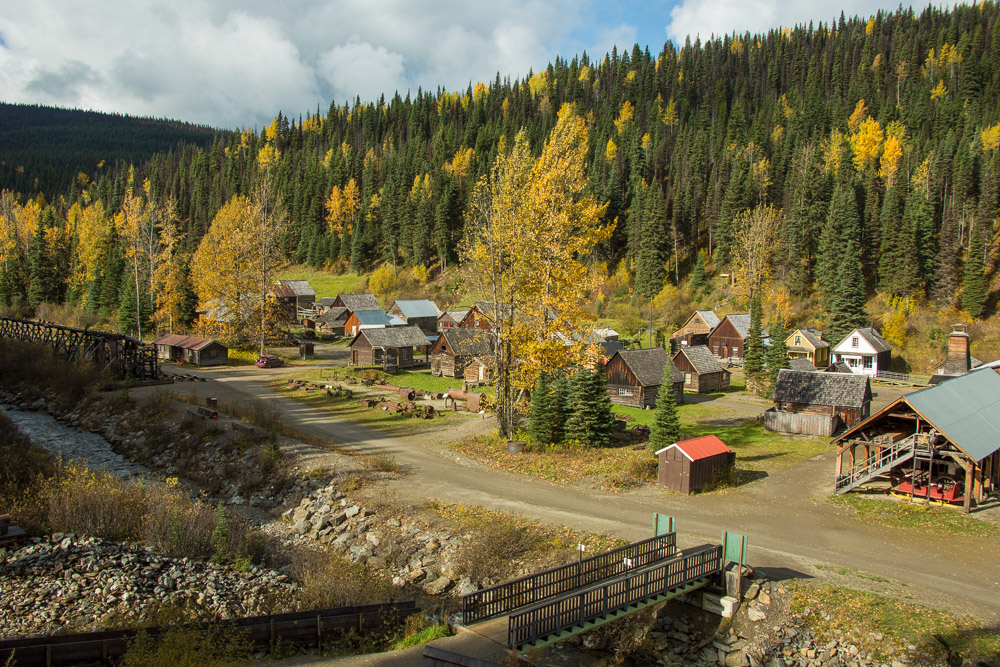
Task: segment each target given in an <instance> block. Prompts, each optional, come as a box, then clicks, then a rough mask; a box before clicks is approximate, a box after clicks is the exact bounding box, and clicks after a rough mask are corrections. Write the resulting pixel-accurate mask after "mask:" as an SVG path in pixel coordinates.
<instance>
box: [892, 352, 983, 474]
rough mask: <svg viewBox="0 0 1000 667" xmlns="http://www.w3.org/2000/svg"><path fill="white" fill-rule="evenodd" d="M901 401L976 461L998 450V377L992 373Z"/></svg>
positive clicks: (979, 373) (965, 378) (944, 384)
mask: <svg viewBox="0 0 1000 667" xmlns="http://www.w3.org/2000/svg"><path fill="white" fill-rule="evenodd" d="M904 400H905V401H906V402H907V403H909V404H910V405H911V406H912V407H913V409H914V410H916V411H917V412H919V413H920V414H922V415H923V416H924V417H926V418H927V419H929V420H930V421H931V423H933V424H934V425H935V426H936V427H937V428H938V429H940V430H941V431H942V432H943V434H944V435H945V436H946V437H947V438H948V439H949V440H951V441H952V442H954V443H955V444H956V445H958V446H959V447H961V448H962V450H963V451H965V453H967V454H968V455H969V456H971V457H972V458H974V459H976V460H977V461H982V460H983V459H985V458H986V457H987V456H989V455H990V454H992V453H993V452H995V451H996V450H997V449H1000V375H997V373H996V372H994V371H993V370H991V369H984V370H979V371H974V372H972V373H969V374H967V375H962V376H959V377H957V378H954V379H952V380H946V381H945V382H942V383H941V384H938V385H935V386H933V387H928V388H927V389H921V390H920V391H916V392H913V393H912V394H907V395H906V396H905V397H904Z"/></svg>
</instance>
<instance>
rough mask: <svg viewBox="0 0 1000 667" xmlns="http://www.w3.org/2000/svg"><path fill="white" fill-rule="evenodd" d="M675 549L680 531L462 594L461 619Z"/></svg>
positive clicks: (502, 610) (487, 614) (494, 612)
mask: <svg viewBox="0 0 1000 667" xmlns="http://www.w3.org/2000/svg"><path fill="white" fill-rule="evenodd" d="M676 553H677V534H676V533H664V534H662V535H657V536H656V537H650V538H647V539H645V540H641V541H639V542H633V543H632V544H629V545H626V546H624V547H618V548H617V549H612V550H610V551H605V552H603V553H599V554H597V555H595V556H590V557H588V558H584V559H581V560H579V561H577V562H575V563H569V564H567V565H560V566H558V567H553V568H550V569H548V570H542V571H541V572H535V573H534V574H530V575H527V576H525V577H521V578H519V579H513V580H511V581H507V582H504V583H502V584H498V585H496V586H491V587H490V588H484V589H482V590H478V591H476V592H474V593H470V594H468V595H465V596H463V597H462V622H463V623H464V624H465V625H470V624H472V623H476V622H478V621H482V620H485V619H487V618H492V617H494V616H500V615H502V614H506V613H508V612H509V611H510V610H512V609H516V608H518V607H523V606H525V605H528V604H533V603H535V602H538V601H540V600H544V599H545V598H548V597H552V596H554V595H561V594H563V593H566V592H568V591H571V590H573V589H574V588H580V587H582V586H590V585H591V584H594V583H596V582H598V581H601V580H603V579H609V578H611V577H617V576H619V575H620V574H623V573H624V572H627V571H628V570H629V569H630V568H629V566H628V565H627V562H628V561H630V562H631V568H636V567H642V566H645V565H648V564H650V563H655V562H656V561H660V560H664V559H666V558H671V557H673V556H674V555H675V554H676ZM626 559H628V561H626Z"/></svg>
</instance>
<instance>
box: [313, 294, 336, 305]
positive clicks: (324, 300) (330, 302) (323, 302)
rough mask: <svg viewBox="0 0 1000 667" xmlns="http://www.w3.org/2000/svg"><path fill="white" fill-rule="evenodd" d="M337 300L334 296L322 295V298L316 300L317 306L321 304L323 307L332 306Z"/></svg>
mask: <svg viewBox="0 0 1000 667" xmlns="http://www.w3.org/2000/svg"><path fill="white" fill-rule="evenodd" d="M336 300H337V297H335V296H324V297H323V298H322V299H320V300H318V301H317V302H316V305H317V306H323V307H324V308H330V307H331V306H333V302H334V301H336Z"/></svg>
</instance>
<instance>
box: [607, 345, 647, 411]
mask: <svg viewBox="0 0 1000 667" xmlns="http://www.w3.org/2000/svg"><path fill="white" fill-rule="evenodd" d="M604 372H605V374H606V377H607V382H608V389H607V392H608V397H609V398H610V399H611V402H612V403H616V404H618V405H629V406H631V407H634V408H644V407H646V406H649V407H653V406H654V405H656V390H658V389H659V386H657V387H652V388H651V387H643V386H642V385H640V384H639V379H638V378H636V376H635V374H634V373H632V370H631V369H630V368H629V367H628V365H627V364H626V363H625V360H624V359H622V358H621V355H618V356H615V357H612V359H611V361H609V362H608V364H607V365H606V366H605V367H604ZM650 389H653V391H652V396H650V391H649V390H650Z"/></svg>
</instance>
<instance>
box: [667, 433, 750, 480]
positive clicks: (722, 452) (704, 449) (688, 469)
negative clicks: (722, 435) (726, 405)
mask: <svg viewBox="0 0 1000 667" xmlns="http://www.w3.org/2000/svg"><path fill="white" fill-rule="evenodd" d="M656 455H657V457H659V469H658V472H657V483H658V484H659V486H660V488H663V489H667V490H669V491H679V492H680V493H687V494H691V493H697V492H698V491H702V490H704V489H705V488H706V487H708V486H710V485H711V484H712V482H713V481H715V480H718V479H719V477H720V476H722V475H724V474H725V473H726V471H727V470H728V469H729V468H731V467H732V466H733V465H734V464H735V463H736V454H735V453H734V452H733V450H731V449H729V447H727V446H726V443H724V442H722V440H719V438H718V437H717V436H714V435H703V436H701V437H700V438H692V439H690V440H682V441H681V442H675V443H674V444H672V445H668V446H666V447H664V448H663V449H661V450H659V451H658V452H656Z"/></svg>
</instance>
